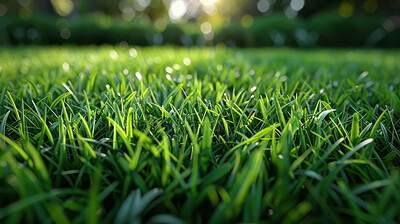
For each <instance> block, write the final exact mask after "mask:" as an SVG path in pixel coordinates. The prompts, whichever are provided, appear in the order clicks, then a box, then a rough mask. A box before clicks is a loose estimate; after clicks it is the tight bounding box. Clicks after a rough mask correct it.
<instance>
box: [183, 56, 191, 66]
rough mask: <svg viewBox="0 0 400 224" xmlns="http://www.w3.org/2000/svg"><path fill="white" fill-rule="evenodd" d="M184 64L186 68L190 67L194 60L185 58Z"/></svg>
mask: <svg viewBox="0 0 400 224" xmlns="http://www.w3.org/2000/svg"><path fill="white" fill-rule="evenodd" d="M183 64H184V65H186V66H189V65H191V64H192V60H190V58H184V59H183Z"/></svg>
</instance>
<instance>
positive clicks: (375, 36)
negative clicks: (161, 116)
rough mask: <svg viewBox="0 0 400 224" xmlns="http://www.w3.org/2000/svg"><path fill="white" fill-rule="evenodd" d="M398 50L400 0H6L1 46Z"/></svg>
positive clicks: (2, 0) (0, 0)
mask: <svg viewBox="0 0 400 224" xmlns="http://www.w3.org/2000/svg"><path fill="white" fill-rule="evenodd" d="M32 44H34V45H54V44H56V45H58V44H68V45H90V44H95V45H98V44H117V45H121V46H127V45H138V46H149V45H177V46H213V45H217V46H219V45H221V46H228V47H265V46H276V47H281V46H289V47H303V48H312V47H379V48H398V47H400V0H329V1H322V0H0V45H32Z"/></svg>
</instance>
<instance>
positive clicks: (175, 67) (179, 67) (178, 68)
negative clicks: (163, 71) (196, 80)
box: [172, 64, 181, 70]
mask: <svg viewBox="0 0 400 224" xmlns="http://www.w3.org/2000/svg"><path fill="white" fill-rule="evenodd" d="M172 67H174V69H175V70H180V69H181V66H180V65H178V64H174V66H172Z"/></svg>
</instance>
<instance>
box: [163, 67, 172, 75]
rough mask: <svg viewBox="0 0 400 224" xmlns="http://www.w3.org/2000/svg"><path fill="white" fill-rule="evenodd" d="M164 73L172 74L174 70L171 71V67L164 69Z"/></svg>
mask: <svg viewBox="0 0 400 224" xmlns="http://www.w3.org/2000/svg"><path fill="white" fill-rule="evenodd" d="M165 71H166V72H168V73H169V74H172V73H173V72H174V70H172V68H171V67H165Z"/></svg>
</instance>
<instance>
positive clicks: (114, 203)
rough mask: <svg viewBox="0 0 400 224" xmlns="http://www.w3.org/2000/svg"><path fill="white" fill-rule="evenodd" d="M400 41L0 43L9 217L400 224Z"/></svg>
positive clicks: (2, 160)
mask: <svg viewBox="0 0 400 224" xmlns="http://www.w3.org/2000/svg"><path fill="white" fill-rule="evenodd" d="M399 56H400V55H399V52H398V51H364V50H359V51H344V50H308V51H303V50H289V49H279V50H277V49H261V50H226V49H223V48H218V49H212V48H210V49H196V48H185V49H182V48H145V49H134V48H114V47H86V48H77V47H44V48H37V47H28V48H3V49H1V51H0V59H1V60H0V66H1V67H0V68H1V70H0V84H1V85H0V86H1V95H0V165H1V166H0V197H1V199H2V200H1V201H0V222H2V223H19V222H24V223H47V222H51V221H54V222H59V223H67V222H73V223H83V222H88V223H89V222H91V223H96V222H99V221H101V222H104V223H111V222H117V223H124V222H136V223H139V222H147V221H148V222H150V223H153V222H154V223H161V222H162V223H182V222H187V223H203V222H209V223H232V222H269V223H271V222H272V223H299V222H306V223H321V222H323V223H326V222H333V223H343V222H360V223H361V222H366V223H368V222H372V223H395V222H396V221H397V220H399V219H400V217H399V214H400V213H399V206H398V204H399V203H400V198H399V194H398V192H399V190H400V176H399V174H398V165H399V156H400V154H399V150H398V149H399V146H400V138H399V133H398V130H400V124H399V121H400V116H399V111H400V100H399V97H398V96H399V94H400V92H399V89H400V88H399V87H400V86H399V85H400V84H399V83H400V79H399V77H400V76H399V72H400V68H399V66H398V60H397V59H398V58H399Z"/></svg>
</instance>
